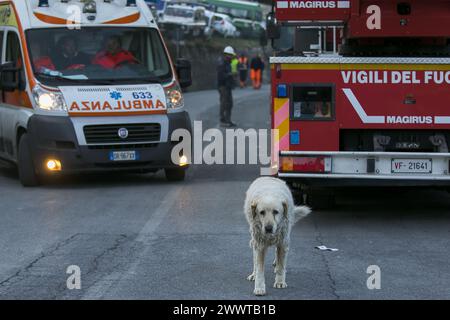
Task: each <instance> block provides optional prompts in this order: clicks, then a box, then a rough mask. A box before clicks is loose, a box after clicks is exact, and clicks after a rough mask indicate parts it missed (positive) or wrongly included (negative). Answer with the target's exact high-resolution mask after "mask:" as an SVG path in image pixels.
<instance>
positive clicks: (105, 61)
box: [92, 50, 137, 69]
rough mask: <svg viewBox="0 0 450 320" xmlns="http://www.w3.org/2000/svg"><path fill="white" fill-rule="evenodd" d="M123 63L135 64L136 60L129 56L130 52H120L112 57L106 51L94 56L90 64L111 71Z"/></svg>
mask: <svg viewBox="0 0 450 320" xmlns="http://www.w3.org/2000/svg"><path fill="white" fill-rule="evenodd" d="M124 61H128V62H131V63H136V62H137V60H136V58H135V57H134V56H133V55H132V54H131V52H129V51H126V50H121V51H119V52H117V53H116V54H114V55H112V54H111V53H109V52H107V51H100V52H99V53H97V54H96V55H95V57H94V59H93V60H92V64H99V65H101V66H102V67H104V68H108V69H113V68H116V67H117V66H118V65H119V64H120V63H122V62H124Z"/></svg>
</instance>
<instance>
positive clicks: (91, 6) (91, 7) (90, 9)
mask: <svg viewBox="0 0 450 320" xmlns="http://www.w3.org/2000/svg"><path fill="white" fill-rule="evenodd" d="M83 13H97V4H96V3H95V1H93V0H91V1H88V2H86V3H85V4H84V7H83Z"/></svg>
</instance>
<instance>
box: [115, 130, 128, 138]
mask: <svg viewBox="0 0 450 320" xmlns="http://www.w3.org/2000/svg"><path fill="white" fill-rule="evenodd" d="M117 134H118V135H119V137H120V138H122V139H126V138H128V130H127V129H126V128H120V129H119V131H117Z"/></svg>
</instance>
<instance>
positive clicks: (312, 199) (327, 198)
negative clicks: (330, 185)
mask: <svg viewBox="0 0 450 320" xmlns="http://www.w3.org/2000/svg"><path fill="white" fill-rule="evenodd" d="M306 203H307V204H308V205H309V206H310V207H311V208H312V209H315V210H326V209H332V208H333V207H334V206H335V205H336V198H335V196H334V194H333V193H330V192H310V193H308V194H307V196H306Z"/></svg>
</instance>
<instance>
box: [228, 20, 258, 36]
mask: <svg viewBox="0 0 450 320" xmlns="http://www.w3.org/2000/svg"><path fill="white" fill-rule="evenodd" d="M233 24H234V26H235V27H236V28H237V30H238V31H239V34H240V36H241V37H243V38H258V37H259V36H260V35H261V32H264V30H265V29H264V28H263V27H262V24H261V23H260V22H257V21H251V20H248V19H240V18H235V19H233Z"/></svg>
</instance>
